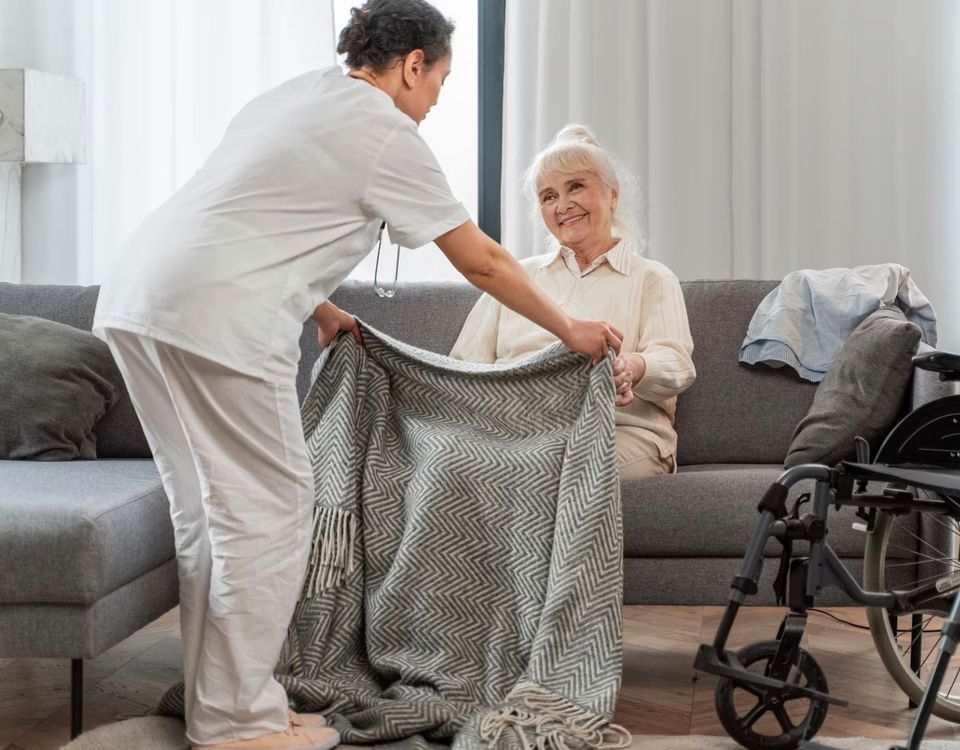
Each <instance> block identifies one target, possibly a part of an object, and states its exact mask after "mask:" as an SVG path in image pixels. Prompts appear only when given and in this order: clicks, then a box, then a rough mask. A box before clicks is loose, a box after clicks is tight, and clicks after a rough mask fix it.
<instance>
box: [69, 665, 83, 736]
mask: <svg viewBox="0 0 960 750" xmlns="http://www.w3.org/2000/svg"><path fill="white" fill-rule="evenodd" d="M82 731H83V659H71V660H70V739H71V740H73V739H76V738H77V737H79V736H80V733H81V732H82Z"/></svg>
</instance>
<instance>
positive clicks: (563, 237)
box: [537, 172, 617, 251]
mask: <svg viewBox="0 0 960 750" xmlns="http://www.w3.org/2000/svg"><path fill="white" fill-rule="evenodd" d="M537 198H538V200H539V201H540V215H541V216H542V217H543V223H544V224H546V226H547V229H549V230H550V233H551V234H552V235H553V236H554V237H556V238H557V239H558V240H559V241H560V244H561V245H566V246H567V247H569V248H571V249H572V250H575V251H576V250H580V249H584V250H588V249H590V248H592V247H593V246H594V245H595V244H596V245H601V244H609V242H610V239H611V238H612V237H613V210H614V208H615V207H616V205H617V196H616V193H614V191H613V190H612V189H611V188H610V187H609V186H608V185H607V184H606V183H605V182H604V181H603V180H602V179H601V178H600V176H599V175H598V174H596V173H594V172H574V173H566V172H546V173H544V174H543V176H542V177H541V178H540V181H539V184H538V185H537Z"/></svg>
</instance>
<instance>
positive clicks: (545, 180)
mask: <svg viewBox="0 0 960 750" xmlns="http://www.w3.org/2000/svg"><path fill="white" fill-rule="evenodd" d="M527 181H528V183H529V186H530V189H531V192H532V194H533V195H534V196H535V199H536V202H537V204H538V205H539V208H540V215H541V217H542V218H543V222H544V224H545V225H546V228H547V229H548V230H549V231H550V233H551V234H552V235H553V238H554V240H555V241H554V242H552V243H551V244H552V245H553V249H552V250H551V251H550V252H548V253H546V254H545V255H540V256H538V257H535V258H528V259H526V260H524V261H522V264H521V265H522V266H523V268H524V270H525V271H526V272H527V273H528V274H529V275H530V276H531V278H532V279H533V281H534V282H535V283H536V284H537V286H539V287H540V288H541V289H542V290H543V291H544V292H546V294H547V296H548V297H550V298H551V299H552V300H553V301H554V302H556V303H557V304H558V305H559V306H560V307H561V308H562V309H563V310H564V312H566V313H567V314H568V315H571V316H574V317H578V318H596V319H605V320H609V321H610V322H611V323H612V324H613V325H615V326H617V327H618V328H619V329H620V330H621V331H622V332H623V346H622V349H621V352H620V355H619V356H618V357H617V359H616V361H615V362H614V364H613V376H614V383H615V385H616V391H617V397H616V405H617V410H616V445H617V461H618V464H619V466H620V476H621V478H622V479H640V478H642V477H647V476H653V475H656V474H667V473H671V472H674V471H676V454H677V434H676V432H675V431H674V429H673V420H674V413H675V411H676V404H677V395H678V394H680V393H682V392H683V391H684V390H685V389H686V388H688V387H689V386H690V384H691V383H693V380H694V378H695V377H696V371H695V370H694V367H693V361H692V360H691V358H690V355H691V352H692V351H693V341H692V340H691V337H690V327H689V324H688V322H687V312H686V308H685V306H684V302H683V294H682V292H681V291H680V283H679V282H678V280H677V277H676V276H675V275H674V274H673V272H672V271H670V269H668V268H667V267H666V266H664V265H663V264H662V263H657V262H656V261H653V260H648V259H647V258H644V257H642V256H641V255H640V254H639V249H640V247H639V240H638V239H637V236H638V235H639V233H638V232H636V231H635V228H634V227H631V226H629V224H630V222H629V221H627V220H626V219H625V217H624V216H623V214H624V211H622V210H618V198H619V196H620V192H621V189H620V185H621V181H620V180H619V179H618V176H617V170H616V169H615V168H614V165H613V162H612V160H611V158H610V156H609V155H608V154H607V153H606V152H605V151H604V150H603V149H602V148H600V146H599V145H598V144H597V141H596V140H595V139H594V137H593V135H592V134H591V133H590V131H589V130H587V129H586V128H583V127H581V126H576V125H569V126H567V127H565V128H563V129H562V130H561V131H560V132H559V133H557V135H556V137H555V138H554V140H553V142H552V143H551V144H550V145H549V146H547V147H546V148H545V149H544V150H543V151H542V152H541V153H540V154H539V155H538V156H537V157H536V159H535V160H534V162H533V165H532V166H531V167H530V169H529V171H528V172H527ZM555 341H556V338H555V337H554V336H553V335H551V334H550V333H549V332H547V331H545V330H544V329H543V328H541V327H539V326H537V325H535V324H532V323H530V322H528V321H527V320H525V319H524V318H523V317H521V316H519V315H517V314H516V313H514V312H512V311H511V310H509V309H507V308H505V307H504V306H503V305H501V304H500V303H499V302H497V301H496V300H495V299H493V298H492V297H491V296H489V295H487V294H484V295H483V296H482V297H481V298H480V300H479V301H478V302H477V305H476V307H474V309H473V311H472V312H471V313H470V316H469V317H468V318H467V321H466V323H465V324H464V326H463V330H462V331H461V332H460V337H459V339H458V340H457V343H456V344H455V345H454V347H453V351H452V352H451V353H450V356H452V357H454V358H456V359H461V360H467V361H471V362H487V363H494V362H496V363H505V362H513V361H515V360H517V359H520V358H522V357H524V356H526V355H528V354H531V353H533V352H535V351H538V350H540V349H542V348H544V347H545V346H548V345H550V344H552V343H554V342H555Z"/></svg>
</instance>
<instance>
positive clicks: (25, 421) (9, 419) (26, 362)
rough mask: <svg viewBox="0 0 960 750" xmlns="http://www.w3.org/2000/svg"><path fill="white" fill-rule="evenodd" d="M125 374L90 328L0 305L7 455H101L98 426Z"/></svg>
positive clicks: (2, 449)
mask: <svg viewBox="0 0 960 750" xmlns="http://www.w3.org/2000/svg"><path fill="white" fill-rule="evenodd" d="M119 382H122V380H121V378H120V373H119V372H118V371H117V367H116V365H115V364H114V361H113V356H112V355H111V354H110V349H109V347H107V345H106V344H104V343H103V342H102V341H100V340H99V339H98V338H96V337H95V336H94V335H93V334H92V333H90V332H89V331H81V330H80V329H78V328H73V327H72V326H68V325H64V324H62V323H55V322H54V321H52V320H45V319H43V318H34V317H30V316H25V315H7V314H3V313H0V459H38V460H41V461H63V460H69V459H73V458H96V457H97V438H96V433H94V427H95V425H96V424H97V420H99V419H100V417H102V416H103V415H104V414H105V413H106V411H107V407H108V406H109V405H110V404H111V403H112V402H113V400H114V398H115V394H116V384H117V383H119Z"/></svg>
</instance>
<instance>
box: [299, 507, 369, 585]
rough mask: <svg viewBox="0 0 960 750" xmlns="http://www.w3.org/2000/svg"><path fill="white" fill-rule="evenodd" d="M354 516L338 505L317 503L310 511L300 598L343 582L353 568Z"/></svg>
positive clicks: (355, 520) (355, 526)
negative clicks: (308, 543) (310, 526)
mask: <svg viewBox="0 0 960 750" xmlns="http://www.w3.org/2000/svg"><path fill="white" fill-rule="evenodd" d="M356 538H357V516H356V514H355V513H351V512H350V511H347V510H343V509H341V508H328V507H317V508H315V509H314V512H313V542H312V545H311V549H310V560H309V562H308V563H307V576H306V580H305V581H304V584H303V594H302V597H301V598H302V599H311V598H313V597H315V596H317V595H318V594H322V593H325V592H327V591H332V590H333V589H336V588H338V587H339V586H342V585H343V583H344V582H345V581H346V579H347V576H348V575H350V574H351V573H352V572H353V551H354V544H355V543H356Z"/></svg>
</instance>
